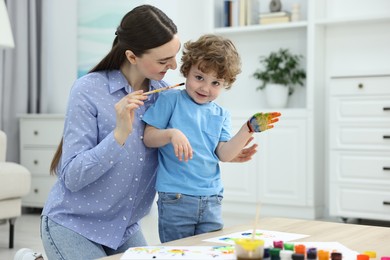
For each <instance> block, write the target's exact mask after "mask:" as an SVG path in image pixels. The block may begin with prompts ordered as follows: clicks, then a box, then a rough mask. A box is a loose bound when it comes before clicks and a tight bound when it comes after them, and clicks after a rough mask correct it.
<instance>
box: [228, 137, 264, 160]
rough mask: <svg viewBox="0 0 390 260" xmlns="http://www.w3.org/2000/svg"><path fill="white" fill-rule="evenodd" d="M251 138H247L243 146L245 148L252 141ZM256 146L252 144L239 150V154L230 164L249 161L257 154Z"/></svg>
mask: <svg viewBox="0 0 390 260" xmlns="http://www.w3.org/2000/svg"><path fill="white" fill-rule="evenodd" d="M253 139H254V138H253V136H252V137H251V138H249V140H248V142H247V143H246V144H245V146H247V145H248V144H249V143H250V142H252V140H253ZM257 147H258V145H257V144H253V145H251V146H250V147H247V148H244V149H242V150H241V152H240V153H239V154H238V155H237V156H236V157H234V158H233V159H232V160H231V161H230V162H241V163H242V162H247V161H249V160H252V156H253V155H254V154H255V153H257Z"/></svg>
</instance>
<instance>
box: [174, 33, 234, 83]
mask: <svg viewBox="0 0 390 260" xmlns="http://www.w3.org/2000/svg"><path fill="white" fill-rule="evenodd" d="M181 62H182V65H181V67H180V72H181V73H182V74H183V76H184V77H187V76H188V73H189V71H190V69H191V66H192V65H196V64H198V69H199V70H200V71H202V72H203V73H210V72H214V73H215V75H216V77H217V78H219V79H224V80H225V86H226V89H230V88H231V86H232V84H233V83H234V81H236V76H237V75H238V74H239V73H241V59H240V56H239V54H238V52H237V49H236V47H235V46H234V44H233V43H232V42H231V41H230V40H229V39H226V38H224V37H222V36H218V35H214V34H206V35H203V36H201V37H200V38H199V39H198V40H197V41H194V42H192V41H188V42H186V43H185V44H184V50H183V56H182V58H181Z"/></svg>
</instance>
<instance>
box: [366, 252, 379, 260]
mask: <svg viewBox="0 0 390 260" xmlns="http://www.w3.org/2000/svg"><path fill="white" fill-rule="evenodd" d="M363 255H368V257H369V258H370V260H375V259H376V252H375V251H365V252H363Z"/></svg>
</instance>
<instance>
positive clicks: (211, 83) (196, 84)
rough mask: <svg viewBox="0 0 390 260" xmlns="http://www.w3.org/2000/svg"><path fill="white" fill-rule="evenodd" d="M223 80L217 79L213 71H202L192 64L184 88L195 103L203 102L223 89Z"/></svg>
mask: <svg viewBox="0 0 390 260" xmlns="http://www.w3.org/2000/svg"><path fill="white" fill-rule="evenodd" d="M224 83H225V80H223V79H217V78H216V77H215V74H214V73H204V72H202V71H200V70H199V69H198V65H193V66H192V67H191V69H190V71H189V73H188V76H187V80H186V90H187V93H188V95H189V96H190V97H191V98H192V100H193V101H194V102H195V103H198V104H205V103H208V102H211V101H213V100H215V99H216V98H217V97H218V96H219V94H220V93H221V90H222V89H224Z"/></svg>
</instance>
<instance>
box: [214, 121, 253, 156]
mask: <svg viewBox="0 0 390 260" xmlns="http://www.w3.org/2000/svg"><path fill="white" fill-rule="evenodd" d="M252 135H253V132H251V131H250V129H249V128H248V125H247V124H246V123H245V124H244V125H243V126H242V127H241V128H240V130H239V131H238V133H237V134H235V135H234V136H233V137H232V139H230V140H229V141H228V142H219V144H218V146H217V149H216V154H217V156H218V158H219V160H220V161H222V162H229V161H231V160H233V159H234V158H235V157H236V156H237V155H238V154H239V153H240V152H241V150H242V149H243V148H244V147H245V146H246V145H247V143H248V141H249V139H250V138H251V137H252Z"/></svg>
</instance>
